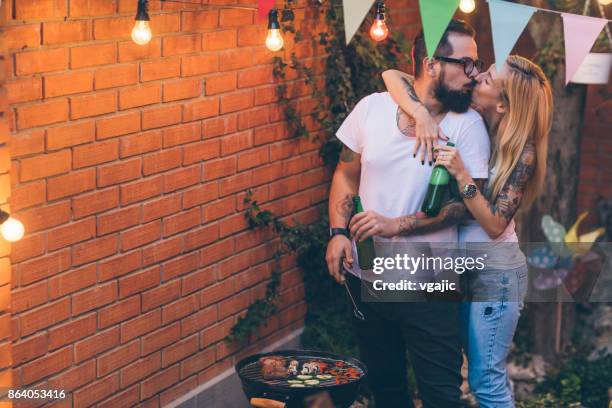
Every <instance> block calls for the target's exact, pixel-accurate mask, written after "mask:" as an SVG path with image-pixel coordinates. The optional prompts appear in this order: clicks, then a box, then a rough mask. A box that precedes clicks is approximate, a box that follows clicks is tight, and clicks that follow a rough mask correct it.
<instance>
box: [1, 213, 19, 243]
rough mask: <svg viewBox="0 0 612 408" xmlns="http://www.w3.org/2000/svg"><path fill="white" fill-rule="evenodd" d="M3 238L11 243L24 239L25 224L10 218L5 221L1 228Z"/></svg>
mask: <svg viewBox="0 0 612 408" xmlns="http://www.w3.org/2000/svg"><path fill="white" fill-rule="evenodd" d="M0 231H1V232H2V236H3V237H4V239H6V240H7V241H9V242H15V241H19V240H20V239H21V238H22V237H23V232H24V228H23V224H22V223H21V221H19V220H16V219H14V218H13V217H9V219H8V220H6V221H4V222H3V223H2V225H1V226H0Z"/></svg>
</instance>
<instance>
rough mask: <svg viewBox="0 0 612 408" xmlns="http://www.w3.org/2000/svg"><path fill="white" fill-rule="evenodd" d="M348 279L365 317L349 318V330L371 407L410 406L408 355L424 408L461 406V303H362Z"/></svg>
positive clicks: (354, 282) (357, 289) (355, 282)
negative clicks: (371, 394) (370, 394)
mask: <svg viewBox="0 0 612 408" xmlns="http://www.w3.org/2000/svg"><path fill="white" fill-rule="evenodd" d="M347 280H348V284H349V287H350V289H351V293H352V295H353V298H354V299H355V302H356V304H357V307H358V308H359V310H360V311H361V312H362V313H363V315H364V316H365V320H359V319H357V318H356V317H354V316H353V327H354V330H355V334H356V338H357V344H358V346H359V351H360V356H361V359H362V361H363V362H364V363H365V364H366V366H367V368H368V379H367V381H368V383H369V385H370V387H371V389H372V391H373V392H374V399H375V402H376V406H377V407H381V408H410V407H414V405H413V403H412V398H411V395H410V392H409V390H408V378H407V362H406V351H408V352H409V353H410V360H411V362H412V365H413V368H414V373H415V375H416V380H417V387H418V390H419V397H420V398H421V399H422V401H423V406H424V408H455V407H462V406H463V405H462V404H461V402H460V396H461V391H460V386H461V382H462V378H461V363H462V354H461V336H460V325H459V320H460V319H459V306H460V304H459V303H457V302H428V301H427V300H425V299H423V300H422V301H418V302H417V301H415V302H403V303H398V302H363V301H362V300H361V286H360V285H361V283H360V280H359V279H358V278H357V277H355V276H353V275H351V274H350V273H348V274H347ZM364 284H366V285H367V282H364Z"/></svg>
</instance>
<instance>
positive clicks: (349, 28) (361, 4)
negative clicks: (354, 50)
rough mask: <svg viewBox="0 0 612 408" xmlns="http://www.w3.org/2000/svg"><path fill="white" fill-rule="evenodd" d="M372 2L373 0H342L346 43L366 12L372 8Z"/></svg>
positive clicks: (349, 40)
mask: <svg viewBox="0 0 612 408" xmlns="http://www.w3.org/2000/svg"><path fill="white" fill-rule="evenodd" d="M372 4H374V0H342V8H343V10H344V34H345V36H346V44H347V45H348V43H350V42H351V39H352V38H353V36H354V35H355V33H356V32H357V30H358V29H359V26H360V25H361V23H362V22H363V19H364V18H365V16H366V14H368V11H370V9H371V8H372Z"/></svg>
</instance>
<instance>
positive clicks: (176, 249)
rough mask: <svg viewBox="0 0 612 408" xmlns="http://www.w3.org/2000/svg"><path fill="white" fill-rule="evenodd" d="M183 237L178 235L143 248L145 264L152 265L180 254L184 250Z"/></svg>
mask: <svg viewBox="0 0 612 408" xmlns="http://www.w3.org/2000/svg"><path fill="white" fill-rule="evenodd" d="M182 245H183V237H182V236H180V235H179V236H177V237H174V238H171V239H166V240H163V241H160V242H158V243H156V244H153V245H149V246H148V247H145V248H144V249H143V250H142V262H143V265H145V266H147V265H152V264H155V263H158V262H161V261H165V260H166V259H170V258H172V257H174V256H176V255H178V254H179V253H180V252H181V250H182Z"/></svg>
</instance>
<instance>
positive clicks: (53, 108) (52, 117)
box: [17, 99, 68, 129]
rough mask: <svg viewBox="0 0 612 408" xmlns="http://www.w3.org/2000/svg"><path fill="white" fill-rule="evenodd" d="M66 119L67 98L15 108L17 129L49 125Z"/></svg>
mask: <svg viewBox="0 0 612 408" xmlns="http://www.w3.org/2000/svg"><path fill="white" fill-rule="evenodd" d="M67 120H68V100H67V99H55V100H52V101H49V102H43V103H37V104H35V105H25V106H20V107H18V108H17V127H18V128H19V129H27V128H32V127H36V126H44V125H51V124H53V123H60V122H65V121H67Z"/></svg>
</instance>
